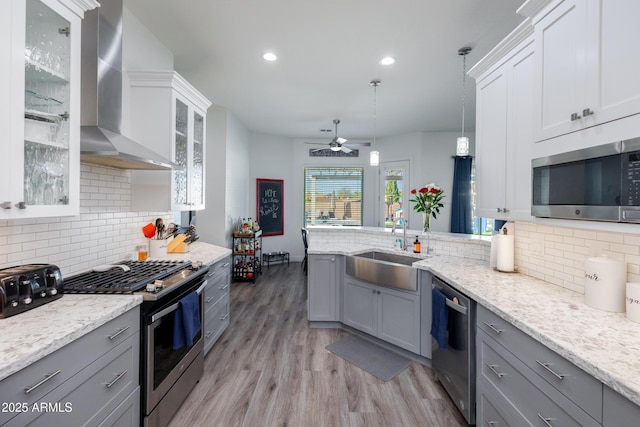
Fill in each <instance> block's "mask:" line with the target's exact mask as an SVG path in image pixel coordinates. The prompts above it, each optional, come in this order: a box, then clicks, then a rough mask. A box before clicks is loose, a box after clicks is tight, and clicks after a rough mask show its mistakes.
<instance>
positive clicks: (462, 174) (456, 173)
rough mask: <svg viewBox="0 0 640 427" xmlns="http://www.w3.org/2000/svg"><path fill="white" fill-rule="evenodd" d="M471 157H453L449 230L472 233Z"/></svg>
mask: <svg viewBox="0 0 640 427" xmlns="http://www.w3.org/2000/svg"><path fill="white" fill-rule="evenodd" d="M472 161H473V158H472V157H455V165H454V167H453V191H452V195H451V232H452V233H465V234H473V215H472V206H471V202H472V193H471V163H472Z"/></svg>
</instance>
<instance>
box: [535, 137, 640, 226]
mask: <svg viewBox="0 0 640 427" xmlns="http://www.w3.org/2000/svg"><path fill="white" fill-rule="evenodd" d="M531 166H532V174H533V176H532V183H533V188H532V194H531V195H532V204H531V215H533V216H536V217H544V218H568V219H583V220H593V221H617V222H638V223H640V138H634V139H630V140H625V141H618V142H614V143H611V144H606V145H600V146H597V147H590V148H584V149H581V150H576V151H571V152H567V153H562V154H557V155H554V156H548V157H541V158H539V159H533V160H532V161H531Z"/></svg>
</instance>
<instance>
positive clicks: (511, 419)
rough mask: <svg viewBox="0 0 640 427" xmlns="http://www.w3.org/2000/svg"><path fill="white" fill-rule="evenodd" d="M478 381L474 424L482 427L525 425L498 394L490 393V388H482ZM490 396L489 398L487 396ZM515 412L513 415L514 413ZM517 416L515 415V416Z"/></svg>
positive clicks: (481, 382) (511, 406) (524, 421)
mask: <svg viewBox="0 0 640 427" xmlns="http://www.w3.org/2000/svg"><path fill="white" fill-rule="evenodd" d="M482 384H483V381H478V393H477V396H478V399H477V411H478V413H477V417H476V423H477V424H478V425H481V426H482V427H509V426H514V427H515V426H522V425H527V422H526V420H524V419H523V418H522V417H521V416H520V415H519V413H518V411H516V410H515V408H513V405H511V404H510V403H509V402H508V401H507V400H506V399H504V398H503V397H502V396H501V395H500V394H497V393H490V390H491V389H492V387H491V386H487V387H485V386H483V385H482ZM489 394H490V395H491V397H490V398H489V397H488V395H489ZM514 412H515V413H514ZM516 414H517V415H516Z"/></svg>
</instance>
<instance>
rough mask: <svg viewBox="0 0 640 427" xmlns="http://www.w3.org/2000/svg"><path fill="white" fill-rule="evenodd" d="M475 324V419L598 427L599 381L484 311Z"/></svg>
mask: <svg viewBox="0 0 640 427" xmlns="http://www.w3.org/2000/svg"><path fill="white" fill-rule="evenodd" d="M477 322H478V327H477V335H476V351H477V354H476V363H477V393H476V394H477V395H478V396H482V397H481V398H480V399H478V407H477V410H478V412H477V417H478V419H479V420H487V422H489V421H491V420H490V419H491V418H492V417H494V415H493V414H495V413H497V415H498V416H500V417H502V418H503V419H504V420H510V422H509V423H508V424H509V425H528V424H530V425H562V426H598V425H601V424H600V423H601V422H602V383H600V382H599V381H598V380H596V379H595V378H593V377H592V376H591V375H589V374H587V373H586V372H584V371H582V370H581V369H579V368H578V367H576V366H575V365H573V364H572V363H570V362H569V361H567V360H566V359H564V358H563V357H561V356H560V355H558V354H557V353H555V352H553V351H551V350H549V349H548V348H547V347H545V346H543V345H542V344H540V343H539V342H537V341H535V340H534V339H533V338H531V337H530V336H528V335H526V334H525V333H523V332H522V331H520V330H519V329H517V328H516V327H515V326H513V325H511V324H510V323H509V322H507V321H505V320H503V319H501V318H500V317H499V316H497V315H495V314H494V313H492V312H490V311H489V310H487V309H486V308H484V307H478V312H477ZM487 397H488V399H487ZM483 422H484V421H483ZM545 423H546V424H545Z"/></svg>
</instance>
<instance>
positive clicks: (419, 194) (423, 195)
mask: <svg viewBox="0 0 640 427" xmlns="http://www.w3.org/2000/svg"><path fill="white" fill-rule="evenodd" d="M411 194H412V195H413V197H414V198H413V199H409V201H410V202H413V203H415V205H413V210H415V211H416V212H421V213H423V214H424V215H423V221H422V231H423V232H425V233H426V232H428V231H429V229H430V228H431V217H433V218H434V219H437V218H438V214H439V213H440V208H442V207H444V204H443V203H442V199H443V198H444V191H443V190H442V188H440V187H438V186H437V185H435V184H433V183H431V184H427V185H426V186H424V187H422V188H420V189H419V190H416V189H415V188H414V189H413V190H411Z"/></svg>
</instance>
